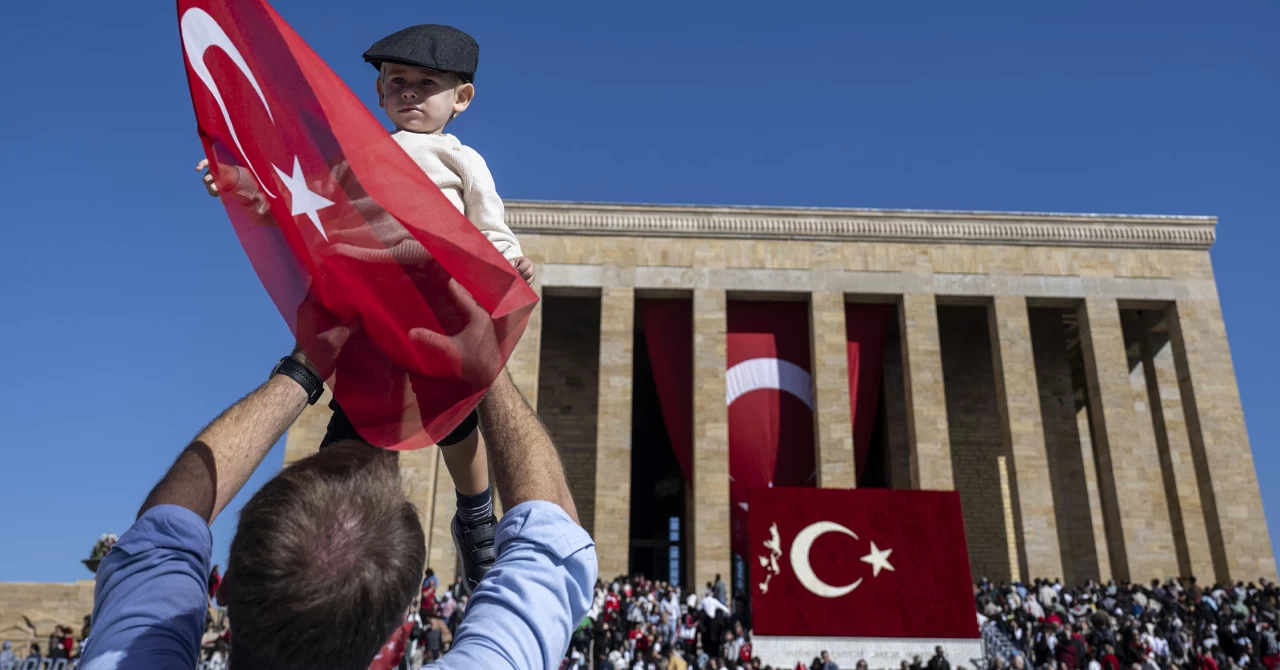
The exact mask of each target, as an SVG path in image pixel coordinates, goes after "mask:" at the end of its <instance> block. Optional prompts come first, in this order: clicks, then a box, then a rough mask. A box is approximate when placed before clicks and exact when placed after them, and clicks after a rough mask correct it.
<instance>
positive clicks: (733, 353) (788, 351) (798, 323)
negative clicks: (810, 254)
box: [725, 301, 816, 554]
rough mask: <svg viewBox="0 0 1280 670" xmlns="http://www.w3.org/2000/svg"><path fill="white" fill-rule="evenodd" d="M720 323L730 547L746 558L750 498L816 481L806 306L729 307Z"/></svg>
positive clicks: (751, 304) (764, 304)
mask: <svg viewBox="0 0 1280 670" xmlns="http://www.w3.org/2000/svg"><path fill="white" fill-rule="evenodd" d="M726 318H727V326H728V333H727V336H726V347H725V358H726V360H725V385H726V387H727V391H728V397H727V398H726V402H727V403H728V405H729V499H730V501H731V504H732V508H731V515H730V517H731V521H732V526H733V534H732V544H733V551H734V552H735V553H738V554H746V552H747V551H748V548H747V537H748V533H747V523H748V522H747V517H748V513H749V512H748V508H749V505H748V503H747V496H748V493H749V491H750V490H751V489H753V488H756V487H763V488H768V487H770V486H806V485H812V484H813V483H814V481H815V480H816V477H815V473H814V455H813V382H812V380H811V377H810V360H809V359H810V356H809V306H808V305H807V304H805V303H802V302H750V301H731V302H729V305H728V312H727V314H726ZM750 513H754V510H752V511H751V512H750Z"/></svg>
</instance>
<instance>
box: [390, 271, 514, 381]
mask: <svg viewBox="0 0 1280 670" xmlns="http://www.w3.org/2000/svg"><path fill="white" fill-rule="evenodd" d="M446 289H447V290H446V295H445V296H443V297H442V298H441V299H438V300H432V302H433V303H435V305H436V306H437V307H438V308H441V310H442V311H443V310H444V309H449V310H450V311H452V312H454V314H455V318H461V319H462V323H463V327H462V329H461V330H459V331H457V332H455V333H453V334H452V335H449V334H445V333H438V332H435V331H432V330H428V329H426V328H414V329H412V330H410V331H409V339H410V340H411V341H413V342H414V343H417V344H420V345H422V346H423V347H425V348H427V349H429V350H431V352H432V353H430V354H428V356H427V357H426V358H427V359H428V360H429V361H431V362H434V361H457V362H458V363H460V364H461V366H462V369H461V370H458V371H456V373H457V375H458V377H459V378H461V379H462V380H464V381H466V382H468V383H470V384H472V385H474V386H483V385H485V384H488V383H490V382H491V380H493V379H494V378H495V377H496V376H497V375H498V373H499V372H500V371H501V365H502V352H501V349H500V347H499V346H498V334H497V333H496V332H494V329H493V321H492V320H491V319H490V318H489V314H488V312H486V311H484V308H483V307H481V306H480V305H478V304H477V303H476V301H475V298H472V297H471V294H470V293H468V292H467V289H465V288H463V287H462V284H459V283H458V280H456V279H453V278H450V279H449V280H448V283H447V284H446ZM464 352H466V353H464Z"/></svg>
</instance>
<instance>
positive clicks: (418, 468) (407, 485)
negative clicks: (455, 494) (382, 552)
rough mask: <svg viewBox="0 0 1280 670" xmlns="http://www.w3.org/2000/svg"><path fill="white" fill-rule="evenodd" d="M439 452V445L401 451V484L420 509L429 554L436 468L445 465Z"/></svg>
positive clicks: (434, 500) (420, 518)
mask: <svg viewBox="0 0 1280 670" xmlns="http://www.w3.org/2000/svg"><path fill="white" fill-rule="evenodd" d="M439 452H440V448H439V447H427V448H425V449H415V450H413V451H404V452H401V453H400V484H401V486H403V487H404V492H405V495H407V496H409V500H410V501H412V502H413V506H414V508H415V509H417V510H418V520H419V521H421V522H422V532H423V534H424V535H426V538H425V539H426V545H427V556H431V533H430V532H429V530H430V528H431V517H432V513H433V512H434V511H435V504H436V468H437V467H443V464H442V463H440V454H439ZM449 488H450V489H452V488H453V487H452V486H450V487H449Z"/></svg>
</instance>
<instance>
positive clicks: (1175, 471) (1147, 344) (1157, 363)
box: [1139, 320, 1214, 578]
mask: <svg viewBox="0 0 1280 670" xmlns="http://www.w3.org/2000/svg"><path fill="white" fill-rule="evenodd" d="M1154 323H1155V320H1147V321H1145V322H1143V323H1141V324H1140V328H1141V335H1140V337H1141V339H1140V340H1139V346H1140V347H1141V349H1142V369H1143V374H1144V377H1145V382H1146V392H1147V403H1148V406H1149V408H1150V412H1151V423H1152V427H1153V429H1154V431H1155V440H1156V446H1157V448H1158V449H1159V452H1160V467H1161V469H1162V470H1163V471H1164V488H1165V493H1166V494H1167V496H1168V499H1169V520H1170V523H1171V524H1172V525H1173V539H1174V542H1175V544H1176V545H1177V549H1178V569H1179V571H1180V573H1181V576H1184V577H1186V576H1193V575H1205V576H1206V577H1205V578H1207V576H1208V575H1212V574H1214V570H1213V558H1212V556H1211V555H1210V552H1209V533H1208V531H1207V530H1206V529H1205V525H1204V507H1203V506H1202V505H1201V504H1200V485H1199V483H1198V482H1196V470H1195V465H1194V464H1193V463H1192V458H1191V443H1190V441H1189V440H1188V439H1187V422H1186V415H1185V414H1184V412H1183V409H1182V393H1181V392H1180V391H1179V389H1178V373H1177V370H1176V368H1175V367H1174V363H1173V345H1172V344H1171V343H1165V344H1164V346H1162V347H1160V349H1159V351H1158V352H1157V351H1156V343H1155V342H1153V341H1152V340H1153V337H1152V333H1151V327H1152V326H1153V325H1154Z"/></svg>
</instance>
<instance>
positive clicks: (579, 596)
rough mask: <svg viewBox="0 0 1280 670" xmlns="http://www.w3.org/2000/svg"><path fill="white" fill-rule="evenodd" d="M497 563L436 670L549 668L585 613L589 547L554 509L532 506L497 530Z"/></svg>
mask: <svg viewBox="0 0 1280 670" xmlns="http://www.w3.org/2000/svg"><path fill="white" fill-rule="evenodd" d="M495 546H496V547H497V549H498V560H497V561H496V562H495V563H494V566H493V569H492V570H490V571H489V573H488V574H487V575H485V578H484V579H483V580H482V581H481V582H480V585H479V587H477V588H476V590H475V593H473V594H472V595H471V599H470V600H469V601H468V602H467V612H466V616H465V617H464V618H463V620H462V625H461V626H459V627H458V634H457V636H456V638H455V639H454V642H453V647H452V648H451V649H450V650H449V653H447V654H445V655H444V657H443V658H441V659H440V660H439V661H438V662H436V663H434V664H432V665H429V666H427V667H428V668H436V669H437V670H462V669H464V668H465V669H467V670H473V669H475V668H492V669H495V670H502V669H507V668H510V669H512V670H532V669H534V668H556V667H559V666H560V661H561V659H562V658H564V653H565V651H566V650H567V649H568V648H569V637H570V636H571V635H572V634H573V631H574V629H575V628H577V626H578V624H579V623H580V622H581V621H582V619H583V617H585V616H586V615H587V610H588V608H590V607H591V597H592V592H593V589H594V587H595V583H596V573H597V571H598V566H597V565H596V550H595V543H594V542H592V541H591V536H589V535H587V532H586V531H585V530H583V529H582V527H581V526H579V525H578V524H576V523H574V522H573V520H572V519H570V518H569V515H568V514H566V513H565V511H564V510H563V509H561V508H560V506H559V505H555V504H553V503H549V502H542V501H532V502H526V503H521V504H519V505H516V506H515V507H513V508H512V509H510V510H508V511H507V513H506V514H505V515H503V517H502V521H500V522H499V523H498V534H497V538H496V539H495Z"/></svg>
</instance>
